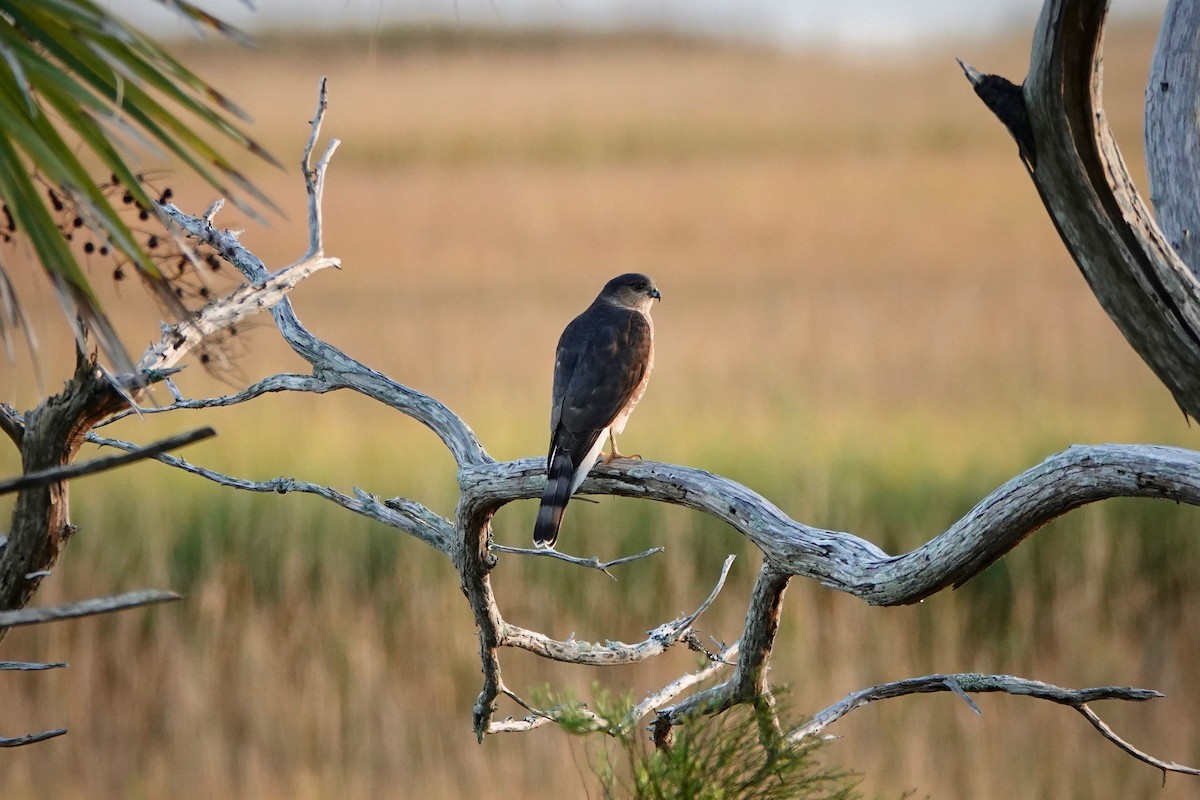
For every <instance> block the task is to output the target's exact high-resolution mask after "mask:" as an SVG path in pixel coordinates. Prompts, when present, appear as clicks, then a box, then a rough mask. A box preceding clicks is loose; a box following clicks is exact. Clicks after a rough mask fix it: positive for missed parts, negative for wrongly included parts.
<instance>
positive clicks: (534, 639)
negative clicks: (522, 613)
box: [497, 556, 734, 666]
mask: <svg viewBox="0 0 1200 800" xmlns="http://www.w3.org/2000/svg"><path fill="white" fill-rule="evenodd" d="M733 561H734V556H729V557H727V558H726V559H725V563H724V565H722V567H721V575H720V577H718V578H717V585H716V586H714V587H713V590H712V592H710V593H709V595H708V597H707V598H705V600H704V602H702V603H701V604H700V605H699V606H698V607H697V608H696V610H695V611H693V612H692V613H691V614H688V615H685V616H682V617H679V618H678V619H674V620H672V621H670V622H665V623H663V624H662V625H659V626H658V627H657V628H655V629H654V630H652V631H648V635H647V637H646V639H644V640H643V641H641V642H638V643H637V644H625V643H624V642H612V641H606V642H604V643H602V644H601V643H595V644H594V643H592V642H584V641H580V640H578V639H575V638H571V639H568V640H567V641H565V642H562V641H558V640H556V639H551V638H550V637H549V636H546V635H545V634H542V633H538V632H537V631H531V630H528V629H526V628H522V627H519V626H517V625H512V624H510V623H508V622H502V623H501V626H500V635H499V637H498V641H499V644H500V645H503V646H508V647H519V648H521V649H522V650H528V651H529V652H531V653H536V654H537V655H539V656H541V657H543V658H549V659H553V660H554V661H566V662H568V663H571V664H591V665H594V666H605V665H613V664H636V663H638V662H640V661H645V660H646V659H649V658H653V657H654V656H657V655H660V654H661V653H663V652H665V651H666V650H667V649H668V648H670V647H672V646H673V645H675V644H676V643H678V642H679V641H680V640H681V639H683V637H684V636H686V635H687V634H688V633H689V632H690V631H691V628H692V625H693V624H694V623H695V621H696V620H697V619H699V617H700V615H701V614H703V613H704V612H705V611H707V610H708V607H709V606H711V605H712V604H713V601H714V600H716V599H717V595H719V594H720V593H721V589H723V588H724V587H725V579H726V578H727V577H728V576H729V569H730V567H732V566H733ZM498 614H499V612H497V615H498Z"/></svg>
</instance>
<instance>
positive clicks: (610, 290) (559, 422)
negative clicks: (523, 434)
mask: <svg viewBox="0 0 1200 800" xmlns="http://www.w3.org/2000/svg"><path fill="white" fill-rule="evenodd" d="M661 297H662V296H661V295H660V294H659V291H658V287H656V286H655V285H654V281H652V280H650V278H648V277H646V276H645V275H640V274H638V273H636V272H631V273H627V274H625V275H618V276H617V277H615V278H613V279H612V280H611V281H609V282H608V283H606V284H605V285H604V288H603V289H602V290H601V291H600V294H599V295H597V297H596V299H595V300H594V301H592V304H591V305H590V306H588V307H587V310H586V311H584V312H583V313H582V314H580V315H579V316H578V317H576V318H575V319H574V320H572V321H571V324H569V325H567V327H566V330H564V331H563V333H562V337H561V338H560V339H559V340H558V352H557V354H556V356H555V359H554V393H553V405H552V406H551V408H550V453H549V455H548V456H547V457H546V493H545V495H544V496H543V497H542V504H541V506H540V507H539V508H538V514H537V522H536V523H535V524H534V528H533V543H534V544H535V545H536V546H538V547H547V548H553V547H554V542H555V540H557V539H558V528H559V526H560V525H561V524H562V518H563V512H565V511H566V509H567V501H568V500H570V499H571V495H573V494H574V493H575V490H576V489H578V488H579V485H580V484H581V483H583V479H584V478H585V477H587V474H588V472H590V471H591V469H592V467H593V466H595V463H596V458H597V456H599V455H600V449H601V447H603V445H604V440H605V438H607V439H608V440H609V442H610V443H611V445H612V449H611V451H610V452H609V454H608V455H607V456H605V457H604V463H606V464H607V463H608V462H609V461H611V460H613V459H614V458H620V457H622V454H621V453H620V452H619V451H618V450H617V439H616V437H617V434H619V433H621V431H623V430H624V429H625V422H626V421H627V420H628V419H629V415H630V413H632V411H633V407H634V406H635V405H637V402H638V400H640V399H641V398H642V393H643V392H645V391H646V383H647V382H648V381H649V380H650V369H651V367H653V366H654V323H653V322H651V320H650V306H651V305H652V304H653V303H654V301H655V300H659V299H661Z"/></svg>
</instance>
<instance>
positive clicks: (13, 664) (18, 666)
mask: <svg viewBox="0 0 1200 800" xmlns="http://www.w3.org/2000/svg"><path fill="white" fill-rule="evenodd" d="M68 666H70V665H69V664H67V662H65V661H57V662H55V663H53V664H42V663H39V662H37V661H0V670H6V669H12V670H17V671H19V672H38V671H40V670H44V669H62V668H64V667H68Z"/></svg>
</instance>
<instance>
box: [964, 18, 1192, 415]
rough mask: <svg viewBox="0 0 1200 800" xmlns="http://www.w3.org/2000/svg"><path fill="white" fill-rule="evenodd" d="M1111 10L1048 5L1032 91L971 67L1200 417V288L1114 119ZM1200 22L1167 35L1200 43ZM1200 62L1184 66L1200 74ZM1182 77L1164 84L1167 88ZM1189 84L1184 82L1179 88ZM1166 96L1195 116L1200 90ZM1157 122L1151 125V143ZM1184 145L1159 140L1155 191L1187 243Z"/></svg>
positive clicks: (1071, 228)
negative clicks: (1153, 206)
mask: <svg viewBox="0 0 1200 800" xmlns="http://www.w3.org/2000/svg"><path fill="white" fill-rule="evenodd" d="M1183 6H1194V4H1191V3H1188V2H1187V0H1183V2H1176V3H1175V4H1174V5H1173V9H1174V13H1175V14H1176V17H1177V18H1178V17H1179V16H1182V12H1181V9H1182V7H1183ZM1107 9H1108V3H1107V2H1097V1H1096V0H1047V2H1046V3H1045V5H1044V6H1043V8H1042V14H1041V17H1040V19H1039V21H1038V26H1037V30H1036V32H1035V33H1034V39H1033V53H1032V56H1031V60H1030V66H1029V75H1028V76H1027V77H1026V79H1025V82H1024V84H1023V85H1022V86H1021V87H1017V86H1015V85H1014V84H1012V83H1010V82H1008V81H1007V80H1005V79H1004V78H1000V77H999V76H995V75H981V74H980V73H978V72H976V71H975V70H973V69H970V68H966V67H964V68H965V69H966V71H967V77H968V78H969V79H970V80H971V83H972V85H973V86H974V87H975V91H976V93H977V94H979V96H980V97H981V99H983V100H984V102H985V103H987V105H988V107H989V108H990V109H991V110H992V111H993V112H994V113H995V114H996V115H997V117H999V118H1000V121H1001V122H1003V123H1004V124H1005V125H1006V126H1007V127H1008V128H1009V131H1010V132H1011V133H1012V134H1013V137H1014V138H1015V139H1016V140H1017V142H1018V145H1019V147H1020V150H1021V155H1022V158H1023V160H1024V162H1025V166H1026V169H1027V170H1028V171H1029V175H1030V177H1031V178H1032V179H1033V183H1034V186H1036V187H1037V191H1038V194H1039V195H1040V196H1041V198H1042V202H1043V203H1044V204H1045V206H1046V210H1047V211H1048V212H1050V216H1051V219H1053V221H1054V224H1055V227H1056V228H1057V229H1058V233H1059V235H1060V236H1061V237H1062V240H1063V243H1064V244H1065V245H1066V246H1067V249H1068V250H1069V251H1070V253H1071V256H1072V258H1074V259H1075V262H1076V264H1078V265H1079V269H1080V271H1082V273H1083V276H1084V278H1085V279H1086V280H1087V282H1088V285H1089V286H1090V287H1091V289H1092V292H1093V293H1094V294H1095V295H1096V299H1097V300H1098V301H1099V302H1100V305H1101V307H1103V308H1104V310H1105V312H1107V314H1108V315H1109V317H1111V318H1112V320H1113V322H1115V323H1116V324H1117V327H1118V328H1119V329H1120V330H1121V333H1122V334H1123V335H1124V336H1125V339H1126V341H1128V342H1129V344H1130V345H1131V346H1132V347H1133V349H1134V350H1136V351H1137V353H1138V355H1139V356H1140V357H1141V358H1142V360H1143V361H1145V362H1146V364H1147V365H1148V366H1149V367H1150V368H1151V369H1152V370H1153V371H1154V374H1155V375H1157V376H1158V378H1159V380H1160V381H1162V383H1163V385H1165V386H1166V387H1167V389H1169V390H1170V392H1171V394H1172V396H1173V397H1174V398H1175V402H1176V403H1178V404H1179V407H1180V408H1181V409H1183V411H1184V413H1185V414H1187V415H1189V416H1191V417H1192V418H1193V419H1200V281H1198V279H1197V275H1196V274H1194V273H1193V272H1192V271H1191V270H1189V269H1188V267H1187V265H1186V264H1184V262H1183V261H1181V260H1180V257H1179V255H1177V254H1176V252H1175V251H1174V250H1173V249H1172V247H1171V244H1170V243H1169V242H1168V240H1167V237H1166V236H1164V234H1163V232H1162V230H1161V229H1160V228H1159V226H1158V224H1157V223H1156V222H1155V220H1154V218H1153V216H1152V215H1151V214H1150V212H1149V210H1148V209H1147V208H1146V206H1145V204H1144V203H1143V202H1142V200H1141V197H1140V196H1139V195H1138V192H1137V189H1136V188H1135V187H1134V184H1133V180H1132V178H1131V177H1130V175H1129V171H1128V169H1127V168H1126V166H1125V162H1124V159H1122V157H1121V152H1120V150H1119V149H1118V148H1117V143H1116V140H1115V139H1114V137H1113V133H1112V129H1111V128H1110V127H1109V125H1108V120H1107V118H1106V117H1105V114H1104V108H1103V104H1102V102H1101V96H1100V87H1101V82H1102V79H1101V63H1102V57H1101V42H1102V40H1103V32H1104V21H1105V15H1106V13H1107ZM1190 13H1191V14H1192V17H1191V19H1190V20H1182V21H1183V23H1184V24H1182V25H1176V26H1174V27H1168V28H1164V35H1166V36H1167V41H1168V42H1171V41H1176V38H1177V37H1178V38H1187V37H1188V36H1191V37H1195V36H1196V35H1198V34H1197V33H1196V25H1197V19H1196V12H1195V11H1194V8H1193V9H1192V10H1191V12H1190ZM1188 24H1190V25H1191V26H1192V27H1191V30H1190V31H1188V30H1187V27H1186V25H1188ZM1170 31H1175V33H1171V32H1170ZM1190 41H1191V44H1190V48H1191V49H1190V50H1189V51H1188V52H1192V53H1195V52H1196V45H1195V41H1194V38H1193V39H1191V40H1190ZM1161 43H1162V40H1160V46H1161ZM1164 59H1166V60H1173V59H1172V54H1171V53H1168V52H1166V51H1164V50H1162V49H1160V52H1159V54H1158V55H1157V56H1156V64H1157V65H1159V67H1161V66H1162V62H1163V60H1164ZM1195 63H1196V62H1195V61H1194V60H1193V61H1192V62H1191V63H1190V65H1187V64H1180V65H1179V67H1178V69H1181V70H1183V71H1187V70H1189V69H1190V70H1195V68H1196V67H1195ZM1164 75H1165V74H1164ZM1171 80H1172V78H1171V77H1166V76H1164V77H1163V78H1161V79H1160V87H1161V84H1162V83H1163V82H1166V83H1167V84H1168V85H1170V83H1171ZM1186 85H1187V84H1186V83H1184V82H1181V83H1180V89H1184V88H1185V87H1186ZM1191 85H1192V86H1193V87H1194V86H1195V85H1196V84H1195V78H1194V77H1193V80H1192V83H1191ZM1158 94H1159V95H1160V96H1161V98H1163V99H1164V103H1163V104H1158V105H1156V106H1155V107H1156V108H1163V107H1164V106H1165V107H1166V108H1168V109H1172V110H1180V111H1184V110H1185V109H1186V108H1187V105H1186V104H1188V103H1190V104H1191V105H1192V109H1193V112H1194V104H1195V102H1196V101H1195V95H1194V93H1193V94H1192V95H1191V96H1190V97H1187V98H1185V97H1184V96H1183V94H1184V92H1183V91H1173V92H1166V93H1163V92H1161V91H1160V92H1159V93H1158ZM1151 96H1152V97H1154V93H1153V92H1151ZM1181 104H1183V105H1181ZM1147 111H1148V113H1149V111H1150V106H1148V107H1147ZM1158 116H1159V117H1160V118H1163V115H1158ZM1152 124H1153V123H1152V122H1151V120H1150V119H1149V118H1148V120H1147V126H1148V134H1149V133H1150V126H1151V125H1152ZM1164 125H1166V123H1164ZM1192 125H1193V126H1194V125H1195V122H1194V120H1193V122H1192ZM1171 127H1172V128H1173V129H1176V128H1175V126H1171ZM1192 130H1193V134H1194V127H1193V129H1192ZM1185 136H1186V134H1182V135H1180V136H1176V137H1160V138H1161V140H1160V141H1159V142H1158V144H1160V145H1163V146H1164V150H1163V152H1162V154H1161V155H1157V156H1154V154H1155V149H1156V148H1152V149H1151V154H1152V156H1154V157H1153V158H1152V159H1151V161H1152V163H1157V164H1158V166H1156V167H1154V168H1153V169H1154V171H1155V172H1156V173H1157V174H1158V176H1159V177H1158V179H1157V184H1156V185H1158V186H1161V187H1164V188H1160V189H1159V191H1158V196H1161V197H1163V198H1169V199H1170V200H1171V201H1172V202H1170V203H1168V205H1167V208H1166V210H1167V219H1168V221H1170V223H1171V225H1172V226H1176V227H1175V229H1176V235H1175V236H1174V237H1173V238H1175V239H1182V232H1181V229H1180V228H1179V227H1177V226H1182V225H1183V224H1184V223H1183V222H1179V221H1176V220H1177V219H1178V220H1185V219H1187V217H1188V216H1189V215H1191V224H1193V225H1194V223H1195V216H1194V212H1195V210H1196V205H1195V201H1194V199H1193V202H1192V204H1191V209H1190V211H1185V212H1184V213H1183V214H1182V216H1180V217H1178V218H1177V217H1176V212H1177V211H1183V210H1184V209H1185V207H1184V205H1183V204H1182V203H1179V202H1177V201H1178V200H1179V198H1181V197H1186V195H1187V192H1186V191H1182V190H1170V189H1168V188H1165V187H1168V186H1171V185H1175V186H1178V185H1180V184H1183V183H1186V184H1187V185H1188V186H1189V188H1190V191H1191V192H1192V193H1193V194H1194V193H1195V191H1196V190H1197V185H1198V184H1197V181H1196V178H1195V176H1196V173H1195V171H1189V172H1186V173H1185V172H1176V173H1175V174H1176V175H1177V176H1178V177H1177V178H1175V181H1174V184H1169V183H1167V182H1166V181H1164V176H1165V175H1168V174H1170V173H1171V172H1173V171H1174V170H1175V169H1178V167H1179V166H1180V161H1181V159H1182V157H1183V155H1184V153H1185V152H1186V151H1187V150H1188V148H1191V149H1193V150H1194V148H1195V138H1194V135H1193V138H1191V139H1185V138H1184V137H1185ZM1188 142H1190V144H1188ZM1193 157H1194V154H1193ZM1183 163H1185V164H1186V163H1189V162H1186V161H1184V162H1183ZM1167 164H1170V165H1173V166H1172V167H1166V166H1163V165H1167Z"/></svg>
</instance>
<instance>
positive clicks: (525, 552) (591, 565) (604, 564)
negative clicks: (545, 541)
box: [490, 542, 664, 581]
mask: <svg viewBox="0 0 1200 800" xmlns="http://www.w3.org/2000/svg"><path fill="white" fill-rule="evenodd" d="M490 549H491V550H492V552H494V553H513V554H515V555H522V556H532V557H541V558H553V559H556V560H558V561H565V562H567V563H568V564H574V565H576V566H579V567H587V568H588V569H598V570H600V571H601V572H603V573H604V574H605V575H607V576H608V577H610V578H612V579H613V580H614V581H615V580H616V579H617V576H616V575H613V574H612V573H611V572H609V571H608V570H609V568H610V567H616V566H620V565H621V564H628V563H630V562H633V561H640V560H641V559H643V558H649V557H650V556H653V555H658V554H659V553H661V552H662V551H663V549H664V548H662V547H651V548H650V549H649V550H646V551H644V552H641V553H635V554H634V555H631V556H622V557H621V558H614V559H612V560H611V561H601V560H600V557H599V556H592V557H591V558H580V557H579V556H573V555H569V554H567V553H561V552H559V551H558V550H543V549H534V548H531V547H508V546H507V545H503V544H496V543H495V542H493V543H492V545H491V548H490Z"/></svg>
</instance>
